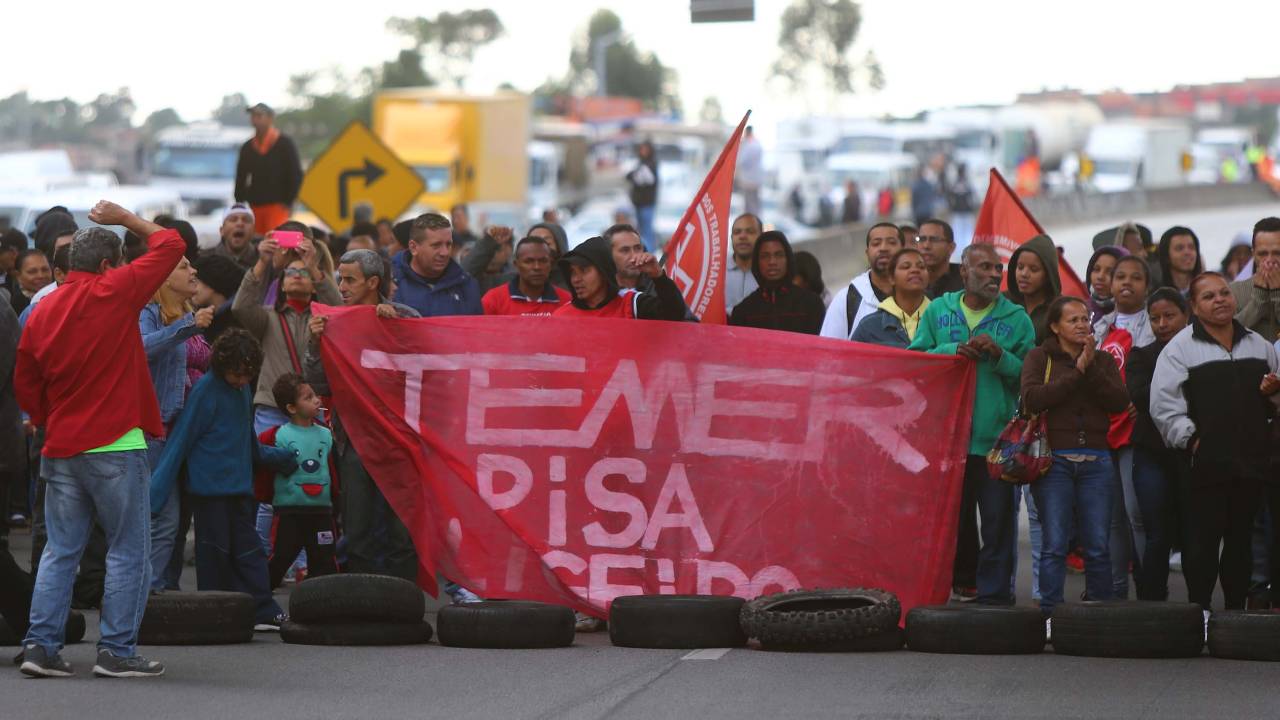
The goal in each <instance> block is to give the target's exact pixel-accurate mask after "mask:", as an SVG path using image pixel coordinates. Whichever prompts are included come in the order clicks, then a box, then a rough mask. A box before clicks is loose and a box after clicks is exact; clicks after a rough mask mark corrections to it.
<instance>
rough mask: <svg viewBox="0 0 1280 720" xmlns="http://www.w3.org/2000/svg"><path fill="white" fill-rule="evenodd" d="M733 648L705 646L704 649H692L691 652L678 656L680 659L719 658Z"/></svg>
mask: <svg viewBox="0 0 1280 720" xmlns="http://www.w3.org/2000/svg"><path fill="white" fill-rule="evenodd" d="M732 649H733V648H707V649H705V650H694V651H693V652H691V653H689V654H688V655H685V656H684V657H682V658H680V659H681V660H719V659H720V658H722V657H724V656H725V655H726V654H728V652H729V651H730V650H732Z"/></svg>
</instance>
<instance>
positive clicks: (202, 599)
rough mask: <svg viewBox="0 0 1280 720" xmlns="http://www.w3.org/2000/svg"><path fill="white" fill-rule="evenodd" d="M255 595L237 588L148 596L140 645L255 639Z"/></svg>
mask: <svg viewBox="0 0 1280 720" xmlns="http://www.w3.org/2000/svg"><path fill="white" fill-rule="evenodd" d="M254 611H255V604H254V601H253V597H252V596H250V595H248V594H246V593H236V592H215V591H206V592H163V593H159V594H155V595H152V596H150V597H149V598H147V609H146V612H145V614H143V616H142V625H141V626H140V627H139V628H138V644H139V645H230V644H234V643H247V642H249V641H251V640H253V618H254Z"/></svg>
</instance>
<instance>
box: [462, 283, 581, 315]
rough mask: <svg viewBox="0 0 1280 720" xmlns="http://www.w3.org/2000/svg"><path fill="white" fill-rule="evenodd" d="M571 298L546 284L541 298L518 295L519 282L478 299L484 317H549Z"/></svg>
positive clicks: (491, 291) (508, 284) (566, 291)
mask: <svg viewBox="0 0 1280 720" xmlns="http://www.w3.org/2000/svg"><path fill="white" fill-rule="evenodd" d="M572 299H573V296H572V295H570V294H569V291H568V290H564V289H562V288H558V287H556V286H555V285H551V284H550V283H548V284H547V286H546V288H545V289H544V290H543V293H542V296H541V297H536V298H531V297H527V296H525V295H523V294H521V293H520V286H519V280H512V281H511V282H509V283H507V284H505V285H499V286H498V287H496V288H493V289H492V290H490V291H489V292H487V293H485V294H484V297H482V298H480V305H481V306H482V307H483V308H484V314H485V315H542V316H550V315H552V314H554V313H555V311H556V310H557V309H558V308H560V307H561V306H562V305H567V304H569V301H570V300H572Z"/></svg>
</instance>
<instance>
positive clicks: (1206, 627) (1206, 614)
mask: <svg viewBox="0 0 1280 720" xmlns="http://www.w3.org/2000/svg"><path fill="white" fill-rule="evenodd" d="M1204 641H1205V642H1209V611H1208V610H1205V611H1204Z"/></svg>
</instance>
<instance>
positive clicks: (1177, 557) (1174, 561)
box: [1169, 551, 1182, 573]
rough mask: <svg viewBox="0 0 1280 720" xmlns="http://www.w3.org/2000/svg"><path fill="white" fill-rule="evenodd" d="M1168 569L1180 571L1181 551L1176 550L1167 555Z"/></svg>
mask: <svg viewBox="0 0 1280 720" xmlns="http://www.w3.org/2000/svg"><path fill="white" fill-rule="evenodd" d="M1169 569H1170V570H1172V571H1173V572H1176V573H1180V572H1182V552H1181V551H1178V552H1176V553H1174V554H1172V555H1170V556H1169Z"/></svg>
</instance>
